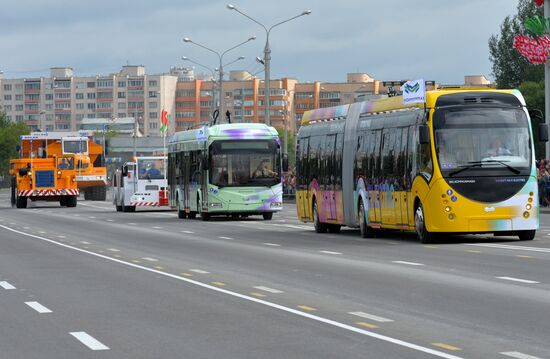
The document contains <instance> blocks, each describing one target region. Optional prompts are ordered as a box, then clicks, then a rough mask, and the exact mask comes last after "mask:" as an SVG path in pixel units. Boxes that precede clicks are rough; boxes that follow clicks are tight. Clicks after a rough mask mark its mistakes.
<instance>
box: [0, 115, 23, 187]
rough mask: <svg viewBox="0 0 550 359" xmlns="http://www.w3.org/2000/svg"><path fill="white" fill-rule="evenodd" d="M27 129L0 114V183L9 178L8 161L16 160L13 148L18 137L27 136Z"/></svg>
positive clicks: (20, 123)
mask: <svg viewBox="0 0 550 359" xmlns="http://www.w3.org/2000/svg"><path fill="white" fill-rule="evenodd" d="M29 132H30V131H29V128H28V127H27V125H26V124H25V123H24V122H10V121H9V120H8V119H7V117H6V114H5V113H3V112H0V183H1V182H4V184H5V183H6V179H8V178H9V176H8V173H9V164H10V159H13V158H17V151H16V150H15V146H16V145H17V144H18V143H19V136H21V135H25V134H28V133H29Z"/></svg>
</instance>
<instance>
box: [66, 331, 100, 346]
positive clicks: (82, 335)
mask: <svg viewBox="0 0 550 359" xmlns="http://www.w3.org/2000/svg"><path fill="white" fill-rule="evenodd" d="M69 334H70V335H72V336H73V337H75V338H76V339H78V340H79V341H80V342H81V343H82V344H84V345H85V346H87V347H88V348H90V349H92V350H109V347H108V346H106V345H105V344H103V343H101V342H100V341H99V340H97V339H96V338H94V337H92V336H91V335H90V334H88V333H86V332H71V333H69Z"/></svg>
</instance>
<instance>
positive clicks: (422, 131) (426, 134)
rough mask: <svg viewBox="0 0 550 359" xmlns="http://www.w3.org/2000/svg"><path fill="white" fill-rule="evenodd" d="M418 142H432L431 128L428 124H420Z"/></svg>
mask: <svg viewBox="0 0 550 359" xmlns="http://www.w3.org/2000/svg"><path fill="white" fill-rule="evenodd" d="M418 142H420V144H421V145H426V144H428V143H430V128H429V127H428V125H420V126H418Z"/></svg>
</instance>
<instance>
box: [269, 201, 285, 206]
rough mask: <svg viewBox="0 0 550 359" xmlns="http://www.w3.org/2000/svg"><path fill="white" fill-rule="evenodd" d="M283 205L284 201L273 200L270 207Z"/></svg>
mask: <svg viewBox="0 0 550 359" xmlns="http://www.w3.org/2000/svg"><path fill="white" fill-rule="evenodd" d="M282 205H283V203H282V202H271V205H270V207H281V206H282Z"/></svg>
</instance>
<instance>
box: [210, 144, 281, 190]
mask: <svg viewBox="0 0 550 359" xmlns="http://www.w3.org/2000/svg"><path fill="white" fill-rule="evenodd" d="M209 169H210V178H209V179H210V183H211V184H213V185H216V186H219V187H241V186H246V187H253V186H254V187H261V186H268V187H271V186H274V185H276V184H278V183H280V182H281V168H280V163H279V146H278V144H277V143H276V142H275V140H239V141H234V140H227V141H214V142H213V143H212V145H211V146H210V166H209Z"/></svg>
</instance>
